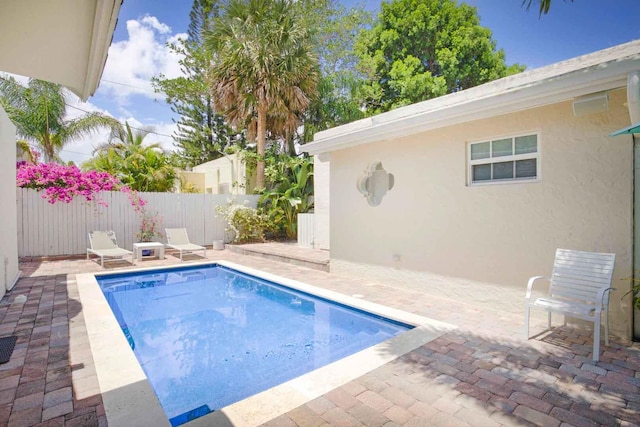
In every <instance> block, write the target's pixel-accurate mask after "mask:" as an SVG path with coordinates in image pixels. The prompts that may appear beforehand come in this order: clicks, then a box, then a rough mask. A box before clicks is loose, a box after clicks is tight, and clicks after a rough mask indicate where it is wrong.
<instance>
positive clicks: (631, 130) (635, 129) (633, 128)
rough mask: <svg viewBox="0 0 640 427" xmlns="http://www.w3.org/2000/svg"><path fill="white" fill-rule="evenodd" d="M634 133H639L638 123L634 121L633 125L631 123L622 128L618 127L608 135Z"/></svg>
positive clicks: (639, 126) (639, 124)
mask: <svg viewBox="0 0 640 427" xmlns="http://www.w3.org/2000/svg"><path fill="white" fill-rule="evenodd" d="M634 133H640V123H636V124H635V125H631V126H629V127H626V128H624V129H619V130H617V131H615V132H613V133H612V134H611V135H609V136H618V135H622V134H634Z"/></svg>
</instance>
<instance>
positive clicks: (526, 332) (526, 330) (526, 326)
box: [524, 304, 530, 340]
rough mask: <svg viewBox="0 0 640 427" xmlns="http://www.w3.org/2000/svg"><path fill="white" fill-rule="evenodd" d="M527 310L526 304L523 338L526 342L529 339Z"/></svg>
mask: <svg viewBox="0 0 640 427" xmlns="http://www.w3.org/2000/svg"><path fill="white" fill-rule="evenodd" d="M529 308H530V307H529V304H527V306H526V307H525V310H524V338H525V339H526V340H528V339H529Z"/></svg>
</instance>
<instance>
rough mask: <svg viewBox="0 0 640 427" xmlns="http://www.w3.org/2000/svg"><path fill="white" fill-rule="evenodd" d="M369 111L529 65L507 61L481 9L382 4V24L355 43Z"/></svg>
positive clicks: (448, 0) (426, 2)
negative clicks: (483, 22)
mask: <svg viewBox="0 0 640 427" xmlns="http://www.w3.org/2000/svg"><path fill="white" fill-rule="evenodd" d="M356 51H357V52H358V55H359V56H360V63H359V67H360V70H361V71H363V72H364V73H366V74H367V75H368V77H369V82H368V83H367V84H365V85H363V87H362V92H361V93H362V98H363V100H364V102H365V105H366V108H367V113H368V114H374V113H379V112H383V111H388V110H390V109H393V108H396V107H399V106H402V105H408V104H412V103H415V102H419V101H423V100H426V99H430V98H435V97H438V96H441V95H444V94H447V93H451V92H457V91H460V90H463V89H467V88H470V87H473V86H477V85H479V84H482V83H486V82H489V81H491V80H495V79H498V78H501V77H504V76H507V75H510V74H515V73H518V72H521V71H522V70H523V69H524V67H522V66H520V65H517V64H516V65H512V66H510V67H507V65H506V64H505V56H504V51H502V50H496V43H495V41H493V40H492V38H491V31H490V30H489V29H488V28H485V27H481V26H480V20H479V18H478V14H477V10H476V8H475V7H472V6H469V5H467V4H465V3H462V4H460V5H458V4H457V2H456V1H455V0H393V1H392V2H390V3H384V2H383V3H382V10H381V12H380V14H379V15H378V19H377V24H376V25H375V26H374V27H373V28H371V29H370V30H366V31H363V32H361V33H360V36H359V38H358V41H357V43H356Z"/></svg>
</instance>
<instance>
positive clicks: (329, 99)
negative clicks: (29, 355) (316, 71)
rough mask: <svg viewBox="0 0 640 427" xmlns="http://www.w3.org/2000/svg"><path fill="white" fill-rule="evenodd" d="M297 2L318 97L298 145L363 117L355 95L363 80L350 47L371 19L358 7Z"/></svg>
mask: <svg viewBox="0 0 640 427" xmlns="http://www.w3.org/2000/svg"><path fill="white" fill-rule="evenodd" d="M300 2H301V3H302V5H303V7H304V8H305V10H306V11H307V12H306V13H305V14H304V16H305V18H306V19H307V20H308V24H307V25H308V27H309V28H310V31H311V35H312V40H313V46H314V49H315V51H316V53H317V55H318V59H319V63H320V78H319V81H318V96H317V97H316V98H315V99H314V100H313V101H312V103H311V105H310V106H309V111H308V112H307V114H306V115H305V118H304V126H303V130H304V134H303V138H302V141H303V142H308V141H311V140H312V139H313V134H314V133H315V132H318V131H321V130H324V129H328V128H331V127H334V126H338V125H341V124H344V123H348V122H351V121H354V120H357V119H360V118H362V117H364V113H363V111H362V109H361V105H360V102H359V99H358V98H357V94H358V88H359V86H360V85H361V84H362V83H363V82H364V78H365V76H364V75H363V74H362V73H360V72H359V71H358V70H357V69H356V65H357V62H358V57H357V56H356V55H355V52H354V50H353V46H354V42H355V40H356V37H357V34H358V33H359V32H360V31H361V30H363V29H365V28H367V27H369V26H370V25H371V22H372V16H371V13H369V12H367V11H366V10H365V9H364V8H362V7H354V8H351V9H347V8H345V7H344V6H343V5H341V4H340V3H339V2H338V1H337V0H301V1H300Z"/></svg>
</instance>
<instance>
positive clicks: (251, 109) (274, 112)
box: [205, 0, 318, 188]
mask: <svg viewBox="0 0 640 427" xmlns="http://www.w3.org/2000/svg"><path fill="white" fill-rule="evenodd" d="M300 11H301V8H300V7H299V6H298V5H297V4H296V3H295V2H291V1H288V0H273V1H267V0H231V1H230V2H229V3H228V4H227V5H226V6H225V7H224V10H223V13H222V15H221V16H220V17H219V18H216V19H214V20H213V21H212V24H213V25H212V31H211V32H209V33H207V34H206V35H205V46H206V47H207V48H208V49H210V50H211V51H212V52H213V54H214V55H213V63H212V67H211V72H210V79H211V90H212V93H213V98H214V105H215V107H216V109H217V110H218V111H220V112H222V114H223V115H224V116H225V119H226V120H227V122H228V123H230V124H231V125H233V126H235V127H237V128H239V129H247V132H248V134H247V135H248V136H249V138H250V139H255V140H256V144H257V154H258V162H257V170H256V185H257V187H258V188H263V187H264V154H265V148H266V138H267V133H269V134H271V135H272V137H278V136H279V137H282V138H283V139H284V140H289V137H290V135H292V134H293V133H294V132H295V131H296V128H297V127H298V125H299V123H300V118H301V114H302V113H303V112H304V110H305V109H306V108H307V107H308V106H309V103H310V101H311V98H312V97H313V96H314V95H315V93H316V85H317V80H318V62H317V59H316V56H315V54H314V53H313V48H312V46H311V43H310V37H309V32H308V29H307V28H306V27H305V25H303V20H302V19H301V17H300V16H299V13H300Z"/></svg>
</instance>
